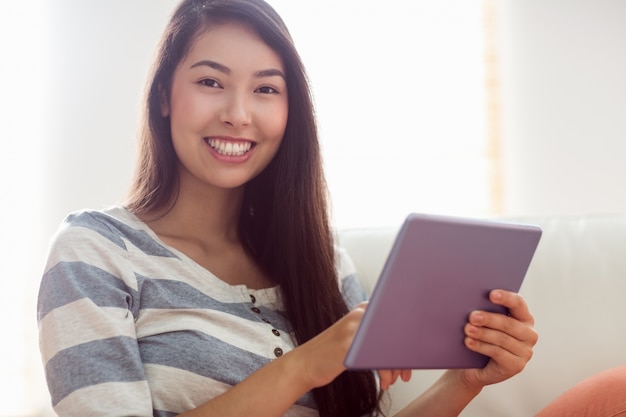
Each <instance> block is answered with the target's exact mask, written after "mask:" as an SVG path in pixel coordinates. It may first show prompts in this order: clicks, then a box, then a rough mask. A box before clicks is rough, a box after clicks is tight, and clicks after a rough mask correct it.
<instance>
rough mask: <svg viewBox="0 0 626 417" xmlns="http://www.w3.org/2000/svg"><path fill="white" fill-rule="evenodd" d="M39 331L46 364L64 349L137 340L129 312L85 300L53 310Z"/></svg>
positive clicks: (43, 321) (42, 353) (45, 318)
mask: <svg viewBox="0 0 626 417" xmlns="http://www.w3.org/2000/svg"><path fill="white" fill-rule="evenodd" d="M85 323H89V326H84V324H85ZM39 331H40V333H39V345H40V348H41V355H42V358H43V361H44V363H48V361H49V360H50V358H52V357H53V356H54V355H56V354H57V353H58V352H60V351H61V350H64V349H67V348H70V347H73V346H76V345H79V344H81V343H87V342H93V341H95V340H101V339H107V338H110V337H117V336H128V337H131V338H133V339H135V338H136V336H135V324H134V318H133V316H132V314H130V312H129V311H128V310H126V309H122V308H117V307H97V306H95V305H94V304H93V302H92V301H91V300H89V299H86V298H83V299H80V300H77V301H74V302H72V303H69V304H66V305H64V306H61V307H58V308H55V309H54V310H52V311H51V312H50V313H49V314H47V315H46V316H45V317H44V318H43V319H42V320H41V322H40V323H39Z"/></svg>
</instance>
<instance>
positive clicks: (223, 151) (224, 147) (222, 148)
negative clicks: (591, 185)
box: [207, 138, 252, 156]
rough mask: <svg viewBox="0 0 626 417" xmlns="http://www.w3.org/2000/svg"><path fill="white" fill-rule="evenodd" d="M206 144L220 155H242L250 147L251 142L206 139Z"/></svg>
mask: <svg viewBox="0 0 626 417" xmlns="http://www.w3.org/2000/svg"><path fill="white" fill-rule="evenodd" d="M207 143H208V145H209V146H210V147H211V148H213V149H214V150H215V151H216V152H217V153H219V154H220V155H225V156H242V155H244V154H245V153H246V152H248V151H249V150H250V148H252V142H236V143H233V142H226V141H222V140H219V139H210V138H209V139H208V140H207Z"/></svg>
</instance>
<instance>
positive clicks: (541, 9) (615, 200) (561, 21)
mask: <svg viewBox="0 0 626 417" xmlns="http://www.w3.org/2000/svg"><path fill="white" fill-rule="evenodd" d="M499 4H500V6H501V15H500V28H501V51H502V65H503V73H502V77H503V79H502V83H503V90H504V91H503V93H504V95H503V116H504V120H503V126H504V150H505V152H504V157H505V160H504V162H505V163H504V169H505V187H504V191H505V205H506V210H507V212H508V213H511V214H552V213H573V214H577V213H605V212H620V211H621V212H624V211H626V1H623V0H549V1H545V0H523V1H518V0H502V1H501V2H500V3H499Z"/></svg>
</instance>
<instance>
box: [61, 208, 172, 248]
mask: <svg viewBox="0 0 626 417" xmlns="http://www.w3.org/2000/svg"><path fill="white" fill-rule="evenodd" d="M62 242H70V243H71V244H72V245H73V246H75V245H77V244H80V243H81V242H82V243H91V244H98V242H99V243H100V244H106V245H111V244H112V245H114V246H117V247H119V248H121V249H124V250H126V249H127V246H128V244H129V243H130V244H132V245H133V246H134V247H136V248H138V249H140V250H141V251H142V252H144V253H147V254H151V255H160V256H173V254H172V253H171V252H170V251H169V250H167V249H166V248H164V247H163V245H162V244H160V243H159V242H158V239H157V237H156V235H154V233H153V232H152V231H151V230H150V228H149V227H148V226H147V225H146V224H145V223H144V222H142V221H141V220H140V219H139V218H137V217H136V216H135V215H134V214H133V213H131V212H130V211H129V210H127V209H126V208H124V207H121V206H114V207H110V208H107V209H103V210H91V209H84V210H79V211H74V212H72V213H70V214H68V215H67V217H66V218H65V219H64V220H63V222H62V224H61V226H60V227H59V229H58V230H57V233H56V234H55V236H54V237H53V240H52V243H53V246H54V245H55V244H56V245H58V244H60V243H62Z"/></svg>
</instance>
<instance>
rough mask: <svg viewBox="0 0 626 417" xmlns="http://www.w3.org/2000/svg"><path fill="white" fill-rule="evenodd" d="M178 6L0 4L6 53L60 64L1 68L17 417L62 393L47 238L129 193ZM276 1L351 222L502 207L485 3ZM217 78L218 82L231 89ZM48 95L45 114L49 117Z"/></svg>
mask: <svg viewBox="0 0 626 417" xmlns="http://www.w3.org/2000/svg"><path fill="white" fill-rule="evenodd" d="M176 3H177V1H176V0H136V1H133V2H125V1H110V2H96V1H78V0H55V1H52V2H44V1H43V0H38V1H35V2H34V3H33V2H28V3H24V2H3V3H2V5H1V6H0V7H1V8H2V9H0V10H1V13H0V19H1V21H0V23H1V25H0V30H1V31H2V36H1V39H0V42H2V47H3V50H8V51H9V56H15V57H18V58H17V59H15V60H13V62H21V63H25V62H29V60H30V59H37V60H38V62H42V58H41V57H44V59H43V61H44V62H46V67H45V71H42V69H41V65H40V64H37V65H35V64H32V65H25V64H24V65H15V66H8V65H3V66H2V67H1V68H0V71H2V77H1V79H0V82H1V83H2V89H3V92H4V93H3V97H4V101H3V106H4V107H3V109H2V112H1V114H2V117H3V119H4V120H5V121H4V122H3V123H4V125H5V128H6V129H7V131H6V138H10V139H11V140H5V143H4V146H5V152H3V164H2V165H1V167H0V169H2V175H1V176H0V177H1V178H2V180H1V181H3V182H2V187H3V189H4V190H5V198H6V200H3V201H11V202H19V204H15V205H14V206H11V205H9V204H5V206H4V208H3V214H4V216H2V222H3V223H2V228H3V230H4V232H5V233H4V234H3V237H2V245H3V246H2V252H3V260H5V261H4V262H3V263H2V265H1V266H0V267H1V268H2V270H1V272H2V276H3V277H13V278H12V279H10V280H7V279H4V280H2V281H1V283H0V286H2V287H1V289H2V297H3V298H7V300H3V303H2V306H1V307H0V308H2V316H3V317H5V318H6V317H12V318H14V320H12V321H10V322H9V321H7V320H4V321H3V326H4V328H5V329H6V331H7V332H8V333H9V334H11V337H12V338H13V339H15V340H16V341H17V342H16V343H15V344H4V345H3V347H2V349H3V351H2V355H1V356H0V374H3V375H11V376H12V378H11V380H10V381H7V380H6V379H5V380H4V381H7V382H8V383H6V384H5V385H6V386H3V389H4V391H3V392H5V393H7V394H10V395H7V396H6V398H9V400H8V401H4V402H3V403H2V404H0V416H2V417H4V416H22V415H23V416H30V415H34V414H35V413H37V412H39V410H40V409H43V408H45V407H43V406H42V404H47V403H48V397H47V393H46V392H45V388H43V386H44V384H43V376H42V374H43V373H42V370H41V366H40V365H39V358H38V356H39V353H38V347H37V342H36V338H35V331H36V328H35V324H34V319H33V311H34V296H35V292H36V289H35V288H36V286H37V284H38V281H39V277H40V273H41V269H42V267H43V265H42V263H43V258H44V253H45V248H46V245H47V241H48V239H49V236H51V235H52V233H53V231H54V229H55V228H56V227H57V225H58V223H59V221H60V220H61V219H62V218H63V216H64V215H65V214H66V213H67V212H70V211H73V210H76V209H80V208H83V207H96V208H100V207H104V206H108V205H111V204H115V203H116V202H118V201H120V199H121V198H123V197H124V190H126V189H127V187H128V185H129V183H130V177H131V171H132V165H133V160H134V158H135V154H136V152H135V144H134V143H135V131H136V123H137V120H138V118H139V117H138V113H139V111H138V108H139V105H138V103H139V101H140V97H141V89H142V85H143V80H144V77H145V74H146V72H147V70H148V62H149V61H150V57H151V56H152V51H153V50H154V47H155V44H156V42H157V39H158V35H159V33H160V31H161V29H162V28H163V26H164V25H165V22H166V20H167V18H168V15H169V13H170V11H171V10H172V8H173V6H174V5H175V4H176ZM270 3H271V4H272V5H273V6H275V8H276V9H277V10H278V12H279V13H280V14H281V15H282V16H283V18H284V19H285V20H286V22H287V23H288V25H289V26H290V28H291V31H292V35H293V37H294V39H295V43H296V45H297V46H298V49H299V51H300V52H301V54H302V58H303V60H304V62H305V65H306V66H307V68H308V71H309V76H310V78H311V83H312V86H313V95H314V97H315V102H316V111H317V116H318V118H319V128H320V136H321V141H322V146H323V151H324V157H325V165H326V170H327V178H328V182H329V188H330V192H331V196H332V202H333V212H334V223H335V224H336V225H337V226H338V227H351V226H363V225H368V226H375V225H386V224H392V225H395V224H398V223H399V222H400V219H401V218H402V217H403V216H404V214H405V213H407V212H408V211H414V210H419V211H436V212H441V213H458V214H476V213H486V212H489V210H490V206H489V197H488V185H487V184H488V180H487V178H488V169H489V168H488V167H489V164H488V163H487V162H486V156H485V142H484V136H485V135H484V126H483V121H484V114H483V113H484V112H483V109H484V107H483V99H484V93H483V90H482V83H483V68H482V62H483V61H482V59H483V57H482V50H483V49H482V48H483V46H482V45H483V42H482V26H481V25H482V22H481V9H480V2H479V1H467V0H452V1H449V2H432V1H413V2H406V1H404V0H392V1H390V2H388V3H386V7H385V8H382V9H381V8H380V6H379V5H380V3H379V2H375V1H363V0H360V1H353V0H348V1H342V2H337V1H334V0H319V1H317V2H313V3H306V2H305V3H302V2H294V1H291V0H273V1H270ZM138 22H141V24H140V25H139V24H137V23H138ZM373 27H374V28H377V30H375V31H373V30H372V28H373ZM18 35H19V36H18ZM18 38H19V39H20V43H14V42H12V40H14V39H18ZM42 40H43V41H42ZM200 67H201V68H198V71H207V70H209V68H206V67H210V66H208V65H201V66H200ZM212 70H213V71H216V70H215V68H213V69H212ZM218 72H219V71H218ZM218 75H219V74H218ZM257 75H258V76H259V77H261V78H263V79H264V81H269V82H264V83H262V84H260V85H259V89H258V90H256V91H257V93H258V94H259V95H261V96H263V97H264V98H263V99H264V100H266V99H269V100H274V99H276V97H274V93H275V92H280V91H281V88H282V85H281V83H280V76H277V74H276V71H274V69H272V71H271V72H269V73H268V72H267V71H266V68H264V69H262V71H260V72H259V73H258V74H257ZM220 76H221V75H220ZM215 78H217V76H215ZM202 79H203V80H204V81H202V83H203V84H204V85H203V88H207V89H213V88H219V86H220V83H219V81H220V80H219V79H214V78H212V77H208V79H207V77H202ZM266 79H269V80H266ZM209 80H211V81H209ZM213 81H215V83H214V82H213ZM42 92H45V97H44V98H45V100H44V103H45V110H46V111H45V115H41V116H40V115H36V116H35V114H37V110H36V109H37V99H36V98H38V97H41V96H42ZM266 96H269V97H266ZM168 110H169V109H168ZM451 120H454V121H455V122H454V123H451V122H450V121H451ZM25 138H27V139H28V140H24V139H25ZM44 138H45V140H44ZM13 139H19V140H13ZM242 139H244V140H242ZM248 139H250V138H241V137H238V136H237V137H223V135H219V137H217V136H216V137H207V138H206V144H207V145H208V146H209V147H211V148H212V149H213V150H215V152H216V153H218V154H220V155H224V154H227V155H230V154H231V153H235V152H237V150H236V148H237V146H238V147H239V150H238V152H244V154H246V153H247V152H248V151H253V152H257V151H258V149H256V148H257V146H258V145H257V142H256V141H252V140H248ZM231 148H232V149H231ZM44 155H45V158H44ZM18 156H19V157H18ZM229 158H232V156H229ZM25 166H27V167H28V171H27V172H28V174H26V171H24V167H25ZM17 174H19V181H15V178H16V176H17ZM442 190H445V191H442ZM373 196H376V197H375V198H374V197H373ZM390 202H393V204H390ZM23 248H29V251H25V250H23ZM5 323H6V324H5ZM2 407H4V408H2Z"/></svg>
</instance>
